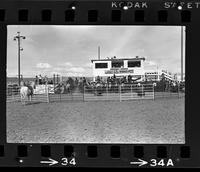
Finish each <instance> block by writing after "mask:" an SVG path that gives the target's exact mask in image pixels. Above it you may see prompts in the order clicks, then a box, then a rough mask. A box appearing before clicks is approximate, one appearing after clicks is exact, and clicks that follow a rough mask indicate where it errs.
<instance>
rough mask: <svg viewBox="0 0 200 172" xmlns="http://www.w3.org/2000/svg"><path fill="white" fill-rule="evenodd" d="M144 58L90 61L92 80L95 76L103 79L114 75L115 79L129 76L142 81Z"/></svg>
mask: <svg viewBox="0 0 200 172" xmlns="http://www.w3.org/2000/svg"><path fill="white" fill-rule="evenodd" d="M144 61H145V58H138V57H136V58H120V59H117V58H110V59H101V60H91V62H92V69H93V80H95V78H96V77H97V76H100V77H102V78H103V79H104V78H107V77H111V76H113V75H114V74H115V76H116V77H123V76H128V75H131V76H132V77H133V78H139V77H141V79H144V77H145V70H144Z"/></svg>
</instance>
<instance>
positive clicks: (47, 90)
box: [46, 85, 49, 103]
mask: <svg viewBox="0 0 200 172" xmlns="http://www.w3.org/2000/svg"><path fill="white" fill-rule="evenodd" d="M46 92H47V103H49V88H48V86H47V85H46Z"/></svg>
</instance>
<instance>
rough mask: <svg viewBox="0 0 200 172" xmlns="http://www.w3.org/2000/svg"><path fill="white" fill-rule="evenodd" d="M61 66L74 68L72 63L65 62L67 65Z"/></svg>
mask: <svg viewBox="0 0 200 172" xmlns="http://www.w3.org/2000/svg"><path fill="white" fill-rule="evenodd" d="M61 66H67V67H72V66H73V64H72V63H70V62H65V63H63V64H61Z"/></svg>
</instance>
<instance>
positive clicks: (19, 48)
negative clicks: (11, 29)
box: [13, 32, 26, 86]
mask: <svg viewBox="0 0 200 172" xmlns="http://www.w3.org/2000/svg"><path fill="white" fill-rule="evenodd" d="M25 38H26V37H25V36H21V35H20V32H17V36H15V37H14V39H13V40H14V41H16V40H17V43H18V84H19V86H20V78H21V77H20V76H21V74H20V52H21V51H23V48H22V47H21V46H20V41H21V39H25Z"/></svg>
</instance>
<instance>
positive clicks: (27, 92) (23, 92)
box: [20, 81, 33, 105]
mask: <svg viewBox="0 0 200 172" xmlns="http://www.w3.org/2000/svg"><path fill="white" fill-rule="evenodd" d="M20 96H21V102H22V104H24V105H26V98H28V101H32V96H33V86H30V85H28V84H25V82H24V81H22V82H21V88H20Z"/></svg>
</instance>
